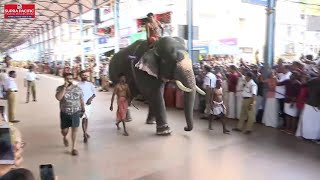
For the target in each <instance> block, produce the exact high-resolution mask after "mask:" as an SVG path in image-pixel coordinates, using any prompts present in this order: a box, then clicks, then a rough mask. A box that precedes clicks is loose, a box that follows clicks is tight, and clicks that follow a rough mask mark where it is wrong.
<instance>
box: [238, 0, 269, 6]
mask: <svg viewBox="0 0 320 180" xmlns="http://www.w3.org/2000/svg"><path fill="white" fill-rule="evenodd" d="M241 1H242V2H243V3H249V4H254V5H259V6H268V0H241Z"/></svg>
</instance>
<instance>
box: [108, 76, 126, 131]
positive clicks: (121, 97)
mask: <svg viewBox="0 0 320 180" xmlns="http://www.w3.org/2000/svg"><path fill="white" fill-rule="evenodd" d="M115 95H117V104H118V109H117V123H116V125H117V128H118V130H120V127H119V124H120V123H121V122H122V124H123V129H124V135H125V136H129V134H128V132H127V130H126V125H125V120H126V115H127V111H128V106H129V103H130V100H131V93H130V89H129V86H128V84H127V83H126V77H125V76H124V75H123V74H120V81H119V83H118V84H116V86H115V88H114V91H113V94H112V98H111V105H110V111H113V101H114V96H115Z"/></svg>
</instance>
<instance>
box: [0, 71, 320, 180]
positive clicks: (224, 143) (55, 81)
mask: <svg viewBox="0 0 320 180" xmlns="http://www.w3.org/2000/svg"><path fill="white" fill-rule="evenodd" d="M23 76H24V73H23V72H22V71H20V72H19V78H18V81H19V86H20V91H19V101H18V107H17V112H18V116H17V119H19V120H21V122H20V123H19V124H18V125H17V126H18V127H19V128H20V129H21V131H22V133H23V139H24V140H25V141H26V142H27V146H26V148H25V153H24V158H25V161H24V166H25V167H27V168H29V169H31V170H32V171H33V172H34V173H35V174H36V175H37V176H38V166H39V164H42V163H52V164H54V167H55V172H56V174H57V175H58V176H59V180H131V179H132V180H133V179H136V180H214V179H215V180H264V179H266V180H267V179H268V180H269V179H270V180H287V179H288V180H318V179H320V146H319V145H316V144H312V143H310V142H306V141H303V140H298V139H297V138H295V137H293V136H289V135H286V134H283V133H281V132H279V131H277V130H275V129H272V128H266V127H262V126H256V128H255V132H254V133H253V134H252V135H250V136H247V135H243V134H241V133H232V134H231V135H223V134H222V133H221V125H220V124H219V123H215V127H214V128H215V130H214V131H208V130H207V122H206V121H203V120H198V118H195V129H194V131H192V132H185V131H183V127H184V126H185V122H184V116H183V112H182V111H176V110H168V117H169V118H170V126H171V128H172V129H173V131H174V132H173V134H172V135H171V136H168V137H158V136H155V135H154V134H155V126H154V125H146V124H144V122H145V118H146V113H147V111H146V108H145V107H144V105H143V104H139V103H136V104H137V105H138V106H139V110H137V109H133V110H132V114H133V118H134V121H133V122H130V123H128V130H129V133H130V136H129V137H124V136H122V134H121V133H119V132H117V130H116V127H115V125H114V122H115V121H114V119H115V114H114V112H110V111H109V110H108V109H109V105H110V98H111V94H110V93H97V94H98V97H97V98H96V99H95V100H94V103H93V106H94V114H93V117H92V118H91V119H90V124H89V125H90V126H89V132H90V135H91V139H90V141H89V143H88V144H84V143H83V140H82V133H81V132H79V139H78V150H79V153H80V155H79V156H78V157H72V156H71V155H70V154H69V149H67V148H65V147H64V146H63V144H62V138H61V135H60V130H59V116H58V112H59V111H58V102H57V101H56V100H55V98H54V94H55V89H56V87H57V86H58V85H60V84H61V83H62V81H61V79H59V78H56V77H51V76H40V78H41V80H39V81H38V83H37V88H38V96H39V98H38V99H39V101H38V102H37V103H30V104H25V103H24V102H25V92H26V89H25V88H24V87H23V80H22V78H23ZM1 103H2V104H3V103H4V102H1ZM228 124H229V127H230V128H231V127H232V126H233V125H234V122H229V123H228Z"/></svg>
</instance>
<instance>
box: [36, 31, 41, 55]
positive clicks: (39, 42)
mask: <svg viewBox="0 0 320 180" xmlns="http://www.w3.org/2000/svg"><path fill="white" fill-rule="evenodd" d="M37 39H38V61H40V59H41V51H42V48H41V40H40V30H39V29H38V30H37Z"/></svg>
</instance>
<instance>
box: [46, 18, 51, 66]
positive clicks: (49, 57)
mask: <svg viewBox="0 0 320 180" xmlns="http://www.w3.org/2000/svg"><path fill="white" fill-rule="evenodd" d="M46 29H47V37H48V38H47V45H48V49H47V53H48V56H47V57H48V59H46V60H45V61H46V62H51V54H50V51H51V45H50V33H49V24H46Z"/></svg>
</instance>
